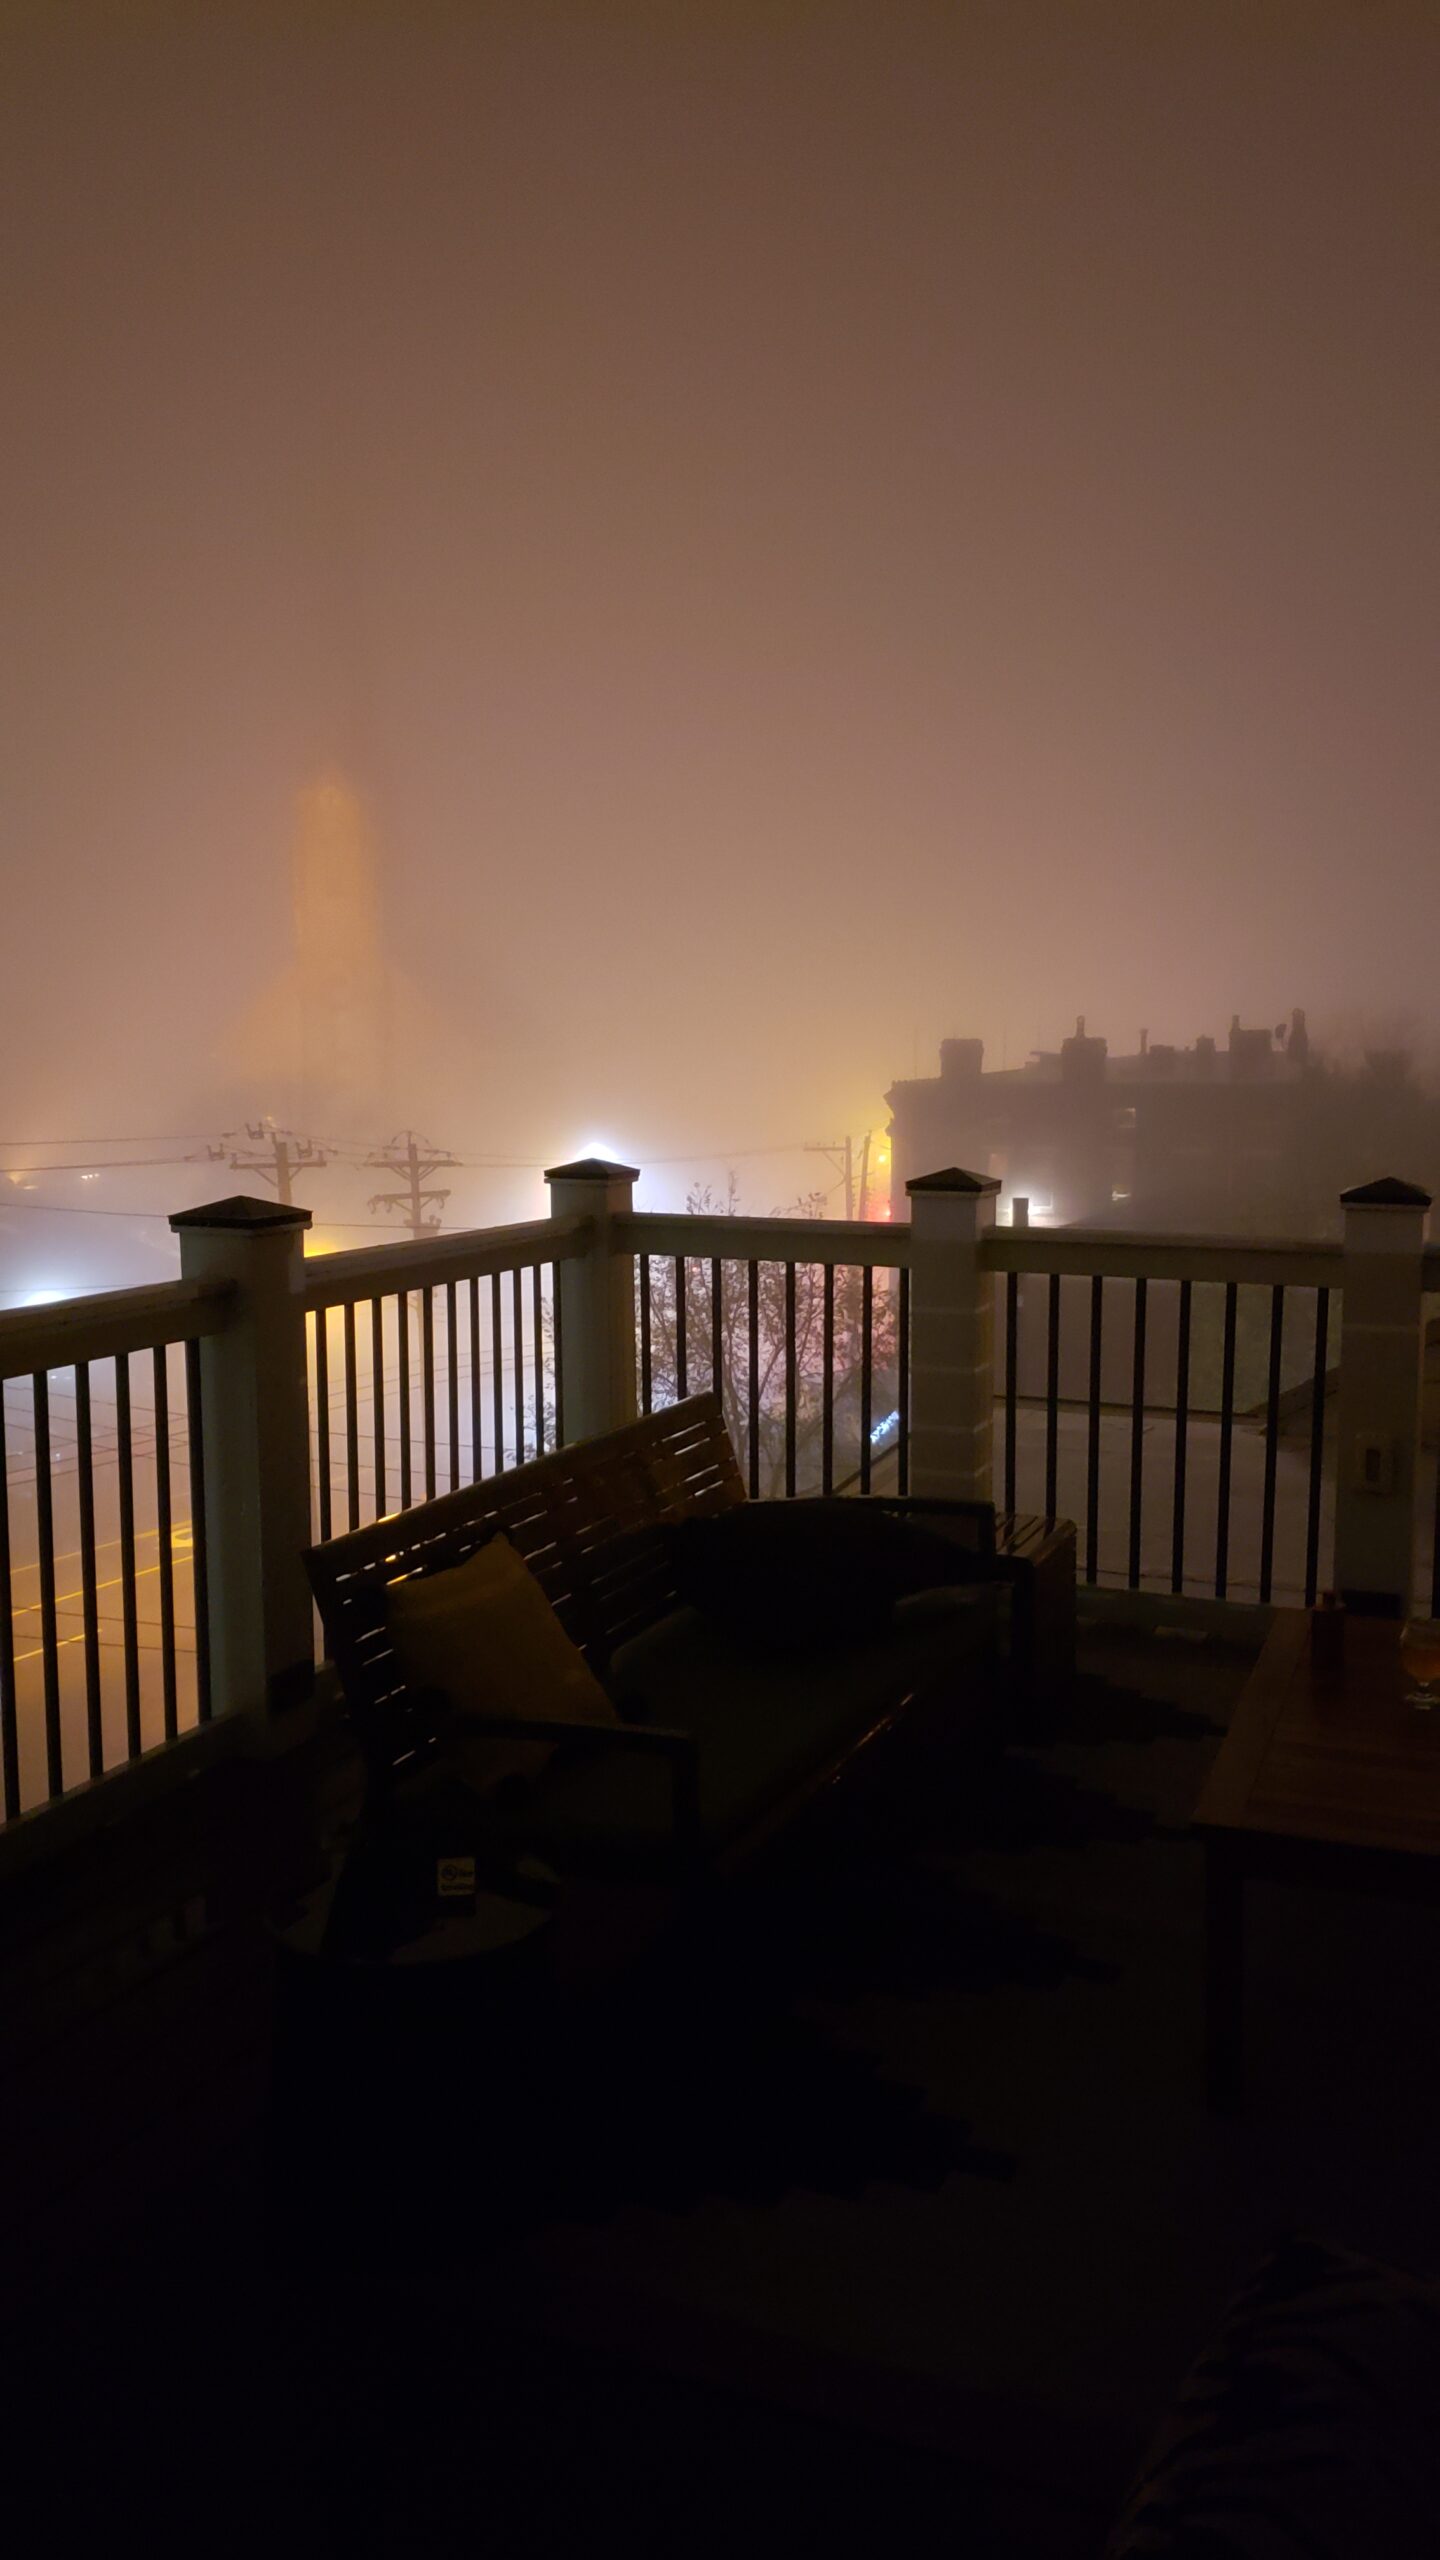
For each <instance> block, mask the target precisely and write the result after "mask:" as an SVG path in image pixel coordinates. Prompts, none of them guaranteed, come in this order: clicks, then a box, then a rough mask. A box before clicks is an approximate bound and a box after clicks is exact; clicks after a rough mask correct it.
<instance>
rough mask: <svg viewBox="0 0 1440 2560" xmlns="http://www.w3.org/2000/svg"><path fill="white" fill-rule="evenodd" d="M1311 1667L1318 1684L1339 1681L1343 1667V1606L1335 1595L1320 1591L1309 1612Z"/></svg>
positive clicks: (1337, 1595)
mask: <svg viewBox="0 0 1440 2560" xmlns="http://www.w3.org/2000/svg"><path fill="white" fill-rule="evenodd" d="M1310 1667H1311V1670H1312V1671H1313V1673H1314V1675H1315V1678H1316V1679H1317V1680H1328V1679H1335V1678H1338V1676H1339V1674H1340V1672H1341V1671H1342V1670H1343V1669H1344V1667H1345V1603H1344V1601H1343V1600H1342V1599H1341V1598H1340V1595H1339V1593H1338V1592H1336V1591H1322V1592H1321V1594H1320V1605H1319V1607H1318V1609H1312V1610H1311V1612H1310Z"/></svg>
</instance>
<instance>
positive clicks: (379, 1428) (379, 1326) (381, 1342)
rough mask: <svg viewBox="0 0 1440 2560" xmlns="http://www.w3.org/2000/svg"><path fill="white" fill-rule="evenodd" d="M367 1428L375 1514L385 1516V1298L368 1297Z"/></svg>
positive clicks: (380, 1516) (377, 1516)
mask: <svg viewBox="0 0 1440 2560" xmlns="http://www.w3.org/2000/svg"><path fill="white" fill-rule="evenodd" d="M370 1428H371V1435H372V1445H373V1447H374V1451H375V1517H376V1519H377V1520H383V1519H384V1517H385V1301H384V1299H383V1298H382V1297H378V1296H377V1297H374V1298H372V1299H371V1301H370Z"/></svg>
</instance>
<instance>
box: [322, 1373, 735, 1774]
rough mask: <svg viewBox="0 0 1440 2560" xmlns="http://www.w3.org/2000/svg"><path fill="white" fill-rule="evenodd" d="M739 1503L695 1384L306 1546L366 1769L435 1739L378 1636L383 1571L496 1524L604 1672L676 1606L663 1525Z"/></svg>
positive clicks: (403, 1569)
mask: <svg viewBox="0 0 1440 2560" xmlns="http://www.w3.org/2000/svg"><path fill="white" fill-rule="evenodd" d="M744 1500H745V1485H744V1480H743V1478H742V1476H741V1474H740V1469H739V1467H738V1465H737V1464H736V1460H735V1452H734V1450H733V1449H732V1447H731V1445H730V1437H729V1434H728V1432H727V1431H726V1428H725V1424H724V1420H723V1417H722V1415H721V1411H720V1403H719V1399H718V1397H717V1396H715V1395H714V1394H706V1395H697V1396H688V1397H687V1398H686V1399H685V1401H684V1402H683V1403H682V1404H677V1405H670V1406H668V1407H667V1408H666V1410H665V1411H664V1412H662V1413H651V1414H647V1415H646V1416H645V1417H644V1419H643V1420H642V1421H640V1422H633V1423H629V1424H627V1425H626V1427H625V1428H624V1429H623V1430H620V1431H612V1432H608V1433H607V1434H606V1435H605V1437H604V1438H603V1439H599V1440H581V1441H576V1442H574V1443H573V1444H572V1445H571V1446H570V1447H569V1448H565V1449H556V1450H553V1451H552V1452H551V1453H550V1455H549V1456H547V1457H543V1458H532V1459H531V1460H530V1462H529V1464H528V1465H526V1466H523V1467H512V1468H511V1469H510V1470H509V1471H508V1472H507V1473H504V1474H501V1475H494V1476H488V1477H486V1478H484V1479H483V1480H482V1481H481V1482H480V1483H478V1484H468V1485H462V1486H461V1487H460V1488H459V1490H458V1491H457V1492H455V1493H446V1494H441V1495H440V1496H439V1497H438V1498H437V1499H436V1500H434V1501H432V1502H422V1503H419V1504H417V1505H416V1506H415V1508H414V1509H413V1510H410V1511H400V1512H396V1513H394V1514H393V1515H392V1516H391V1517H390V1518H389V1519H386V1520H377V1521H375V1522H374V1523H373V1524H372V1525H371V1526H370V1527H369V1528H365V1529H352V1530H350V1531H349V1532H348V1534H347V1535H346V1536H344V1537H340V1538H330V1539H327V1540H326V1542H325V1544H324V1545H323V1546H318V1547H311V1548H310V1550H309V1552H308V1553H307V1555H306V1558H305V1564H306V1570H307V1571H308V1573H309V1576H310V1585H311V1589H312V1590H313V1592H314V1594H315V1599H316V1603H317V1605H318V1607H319V1611H320V1616H321V1620H322V1622H323V1624H324V1628H325V1639H326V1645H327V1648H328V1651H329V1654H330V1658H331V1660H332V1661H333V1663H334V1664H335V1667H336V1670H337V1671H338V1673H339V1675H340V1681H341V1686H342V1687H343V1689H344V1692H345V1700H346V1705H347V1707H348V1709H349V1712H350V1715H351V1718H352V1721H353V1722H354V1725H355V1727H356V1730H357V1733H358V1735H359V1737H360V1740H361V1742H362V1744H363V1746H364V1749H365V1752H366V1756H367V1758H368V1760H369V1762H370V1765H371V1769H372V1772H373V1774H374V1775H375V1776H376V1777H377V1778H383V1776H384V1774H385V1773H386V1772H387V1771H388V1770H392V1769H394V1768H395V1767H397V1766H398V1765H399V1764H400V1763H401V1762H402V1761H405V1760H408V1759H410V1758H411V1757H412V1756H414V1755H416V1754H423V1753H424V1752H425V1751H426V1750H427V1749H428V1748H429V1746H430V1744H431V1743H432V1741H433V1739H434V1736H433V1733H432V1731H431V1729H430V1719H429V1717H428V1715H427V1714H426V1711H425V1708H424V1704H423V1701H419V1700H416V1699H415V1698H414V1697H413V1695H412V1694H411V1693H410V1692H409V1691H408V1690H407V1688H406V1684H405V1679H404V1675H403V1673H402V1672H401V1669H400V1666H399V1663H398V1662H397V1660H396V1658H395V1653H394V1650H393V1648H392V1646H391V1643H390V1636H389V1631H388V1628H387V1624H386V1611H387V1605H388V1593H389V1586H390V1585H391V1584H392V1583H393V1582H397V1581H399V1580H401V1579H402V1578H403V1577H405V1576H408V1575H410V1574H417V1573H419V1574H424V1573H443V1572H444V1571H445V1570H446V1569H447V1568H448V1567H449V1566H451V1565H457V1564H461V1563H463V1562H464V1560H465V1558H466V1557H467V1556H471V1555H474V1553H475V1551H476V1549H477V1548H479V1547H483V1546H484V1545H485V1543H486V1541H487V1539H489V1538H493V1537H494V1536H495V1534H496V1532H497V1530H502V1529H503V1531H504V1532H505V1535H506V1537H507V1538H508V1539H509V1540H510V1543H511V1545H512V1546H513V1547H514V1548H515V1549H516V1551H517V1553H518V1554H520V1555H522V1556H523V1557H524V1559H525V1562H526V1563H527V1564H528V1566H529V1567H530V1570H531V1572H532V1573H533V1574H534V1575H535V1577H536V1579H537V1581H538V1582H539V1583H540V1585H541V1587H542V1589H543V1590H544V1592H545V1596H546V1598H547V1599H548V1600H549V1601H550V1603H551V1606H552V1607H553V1608H554V1609H555V1611H556V1612H557V1614H558V1616H559V1618H560V1620H561V1623H562V1624H563V1626H564V1627H565V1629H566V1632H567V1633H568V1634H569V1635H570V1637H571V1638H572V1639H573V1641H574V1642H575V1643H576V1644H578V1645H579V1646H580V1648H581V1650H582V1651H583V1652H584V1653H585V1654H587V1655H588V1657H589V1658H590V1660H591V1662H592V1663H593V1664H594V1666H595V1668H596V1669H597V1670H598V1671H601V1672H603V1671H604V1669H605V1667H606V1665H607V1663H608V1661H609V1659H610V1656H611V1655H612V1654H613V1653H614V1651H615V1650H616V1647H617V1646H619V1645H621V1644H623V1643H624V1642H625V1641H626V1639H627V1637H629V1636H632V1635H638V1634H640V1633H641V1631H642V1630H643V1629H644V1628H646V1627H648V1626H653V1625H654V1623H655V1621H656V1619H657V1618H661V1617H663V1616H664V1615H665V1614H666V1612H667V1610H669V1609H672V1608H673V1607H674V1606H675V1600H676V1593H675V1585H674V1579H673V1576H672V1573H671V1570H670V1564H669V1559H668V1556H667V1553H666V1546H665V1540H664V1538H663V1536H662V1535H661V1530H662V1525H663V1523H664V1522H666V1521H669V1520H680V1519H684V1518H687V1517H689V1516H691V1515H692V1514H695V1513H704V1512H716V1511H725V1510H728V1509H730V1507H731V1506H732V1505H733V1504H735V1503H737V1502H743V1501H744Z"/></svg>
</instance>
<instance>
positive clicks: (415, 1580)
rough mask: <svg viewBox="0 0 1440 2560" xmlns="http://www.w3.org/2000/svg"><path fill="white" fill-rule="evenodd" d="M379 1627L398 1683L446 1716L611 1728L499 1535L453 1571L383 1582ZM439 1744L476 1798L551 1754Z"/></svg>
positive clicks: (472, 1742) (528, 1745)
mask: <svg viewBox="0 0 1440 2560" xmlns="http://www.w3.org/2000/svg"><path fill="white" fill-rule="evenodd" d="M386 1623H387V1626H388V1628H389V1632H390V1639H391V1642H392V1643H393V1645H394V1647H395V1652H396V1656H397V1658H398V1660H399V1663H400V1667H401V1669H402V1670H403V1672H404V1674H405V1678H406V1681H407V1683H408V1684H409V1685H410V1686H411V1687H412V1688H415V1689H433V1690H434V1691H435V1693H436V1695H437V1696H438V1697H440V1698H442V1699H443V1700H444V1702H445V1705H446V1706H447V1707H448V1708H449V1709H451V1710H452V1712H454V1711H459V1712H461V1713H463V1712H465V1711H466V1710H469V1711H470V1712H472V1713H477V1714H481V1715H498V1716H526V1715H531V1716H568V1717H573V1718H574V1719H575V1720H576V1721H577V1722H581V1723H587V1724H613V1723H614V1721H615V1710H614V1708H613V1707H612V1705H611V1703H610V1700H609V1699H608V1697H607V1696H606V1694H605V1691H604V1690H603V1689H602V1688H601V1686H600V1683H599V1681H598V1680H597V1679H596V1677H595V1674H594V1672H593V1671H592V1670H591V1668H590V1665H589V1663H588V1662H587V1661H586V1659H585V1656H584V1655H583V1653H581V1651H580V1649H579V1647H578V1645H574V1644H572V1643H571V1641H570V1638H569V1637H568V1636H567V1634H566V1633H565V1630H564V1628H563V1627H562V1626H561V1624H560V1621H559V1619H558V1618H557V1617H556V1615H555V1612H554V1610H553V1609H552V1608H551V1606H550V1603H549V1601H548V1600H547V1599H546V1597H545V1594H544V1592H543V1591H542V1590H541V1588H540V1585H539V1583H538V1582H537V1581H536V1579H535V1576H534V1574H533V1573H532V1572H531V1571H530V1568H529V1566H528V1565H527V1564H526V1563H525V1561H524V1558H523V1557H522V1556H519V1555H517V1554H516V1552H515V1549H514V1548H513V1547H512V1546H511V1544H510V1541H509V1539H508V1538H507V1537H506V1536H505V1535H504V1533H503V1532H500V1533H498V1534H497V1535H496V1536H495V1537H493V1538H491V1539H489V1540H488V1541H487V1543H486V1544H485V1545H484V1546H483V1547H481V1548H480V1549H479V1550H478V1552H477V1553H476V1554H475V1555H473V1556H468V1557H467V1558H466V1560H465V1562H464V1563H463V1564H458V1565H452V1566H450V1567H449V1568H448V1569H447V1570H446V1571H445V1572H442V1573H429V1574H415V1575H412V1576H411V1577H410V1578H409V1579H408V1580H406V1581H403V1582H397V1583H393V1584H392V1585H391V1588H390V1593H389V1598H388V1601H387V1605H386ZM441 1743H442V1748H443V1749H444V1751H445V1753H446V1757H447V1759H448V1760H449V1761H450V1762H451V1764H452V1765H453V1767H454V1769H455V1771H456V1774H457V1775H458V1776H459V1777H461V1778H462V1779H463V1780H464V1782H465V1783H466V1784H467V1785H468V1786H470V1787H472V1788H473V1789H474V1790H475V1791H476V1792H477V1793H478V1794H484V1793H485V1792H486V1791H487V1790H488V1789H489V1788H491V1787H494V1786H496V1785H498V1784H499V1782H500V1780H501V1779H502V1778H506V1777H511V1776H524V1777H533V1776H534V1775H535V1774H536V1773H537V1771H538V1770H540V1769H541V1768H543V1766H544V1764H545V1762H546V1761H547V1760H548V1759H549V1757H550V1755H551V1752H552V1750H553V1748H554V1745H553V1744H551V1743H548V1742H510V1741H504V1740H499V1739H497V1740H493V1741H487V1740H486V1739H485V1738H484V1737H483V1736H480V1735H466V1734H457V1735H455V1736H454V1738H453V1739H451V1738H450V1737H449V1736H447V1735H446V1734H445V1732H444V1731H443V1729H442V1734H441Z"/></svg>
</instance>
